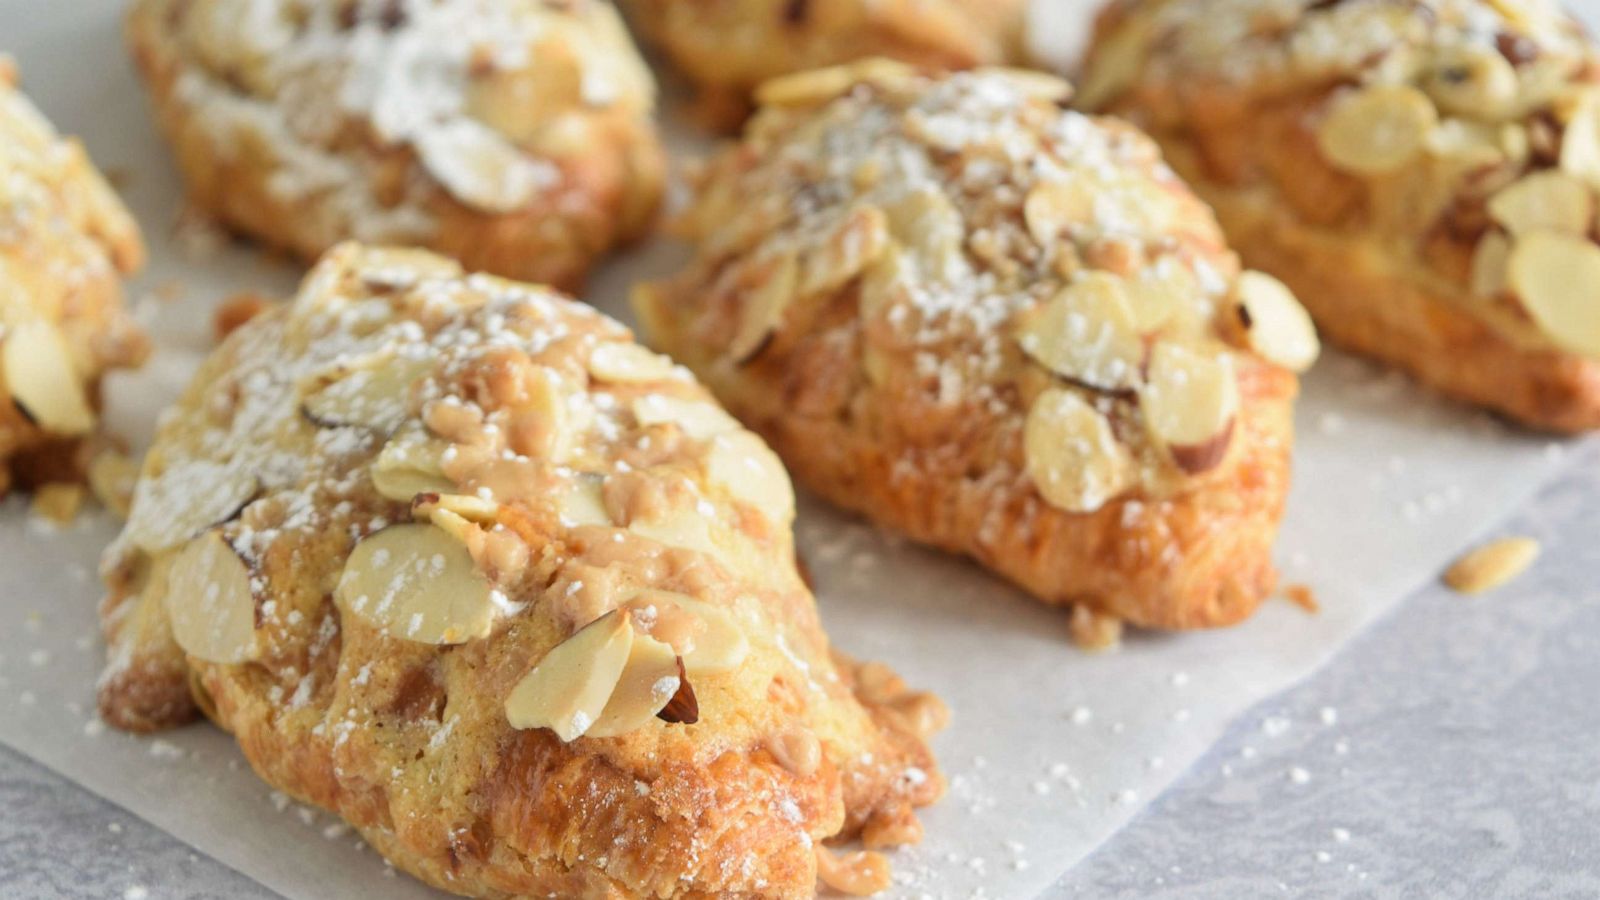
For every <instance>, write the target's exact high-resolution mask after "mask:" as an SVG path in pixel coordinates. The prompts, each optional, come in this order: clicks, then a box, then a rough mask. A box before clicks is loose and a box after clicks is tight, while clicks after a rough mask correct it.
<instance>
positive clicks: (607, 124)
mask: <svg viewBox="0 0 1600 900" xmlns="http://www.w3.org/2000/svg"><path fill="white" fill-rule="evenodd" d="M128 37H129V42H130V43H131V45H132V47H133V51H134V56H135V59H136V61H137V62H138V64H139V68H140V71H141V72H142V73H143V74H144V77H145V78H146V80H147V81H148V82H149V85H150V89H151V91H152V93H153V95H154V98H155V105H156V107H157V112H158V114H159V118H160V121H161V125H162V127H163V129H164V130H165V132H166V134H167V137H168V138H169V139H170V141H171V142H172V144H173V148H174V150H175V151H176V153H177V157H178V163H179V167H180V168H181V169H182V171H183V174H184V177H185V180H186V181H187V183H188V188H189V191H190V193H191V194H192V196H193V199H194V201H195V202H196V203H197V204H198V205H199V206H200V207H201V208H203V209H205V210H208V211H209V212H211V213H212V214H213V215H215V216H217V217H218V218H219V219H220V220H222V221H223V222H224V223H225V224H227V225H229V226H231V227H233V228H236V229H238V230H239V231H241V232H244V233H246V234H249V235H252V236H254V237H257V238H259V239H261V240H263V241H266V242H267V243H269V244H272V245H275V246H280V247H284V248H287V249H289V250H292V251H294V252H296V253H298V254H300V255H302V256H305V257H311V258H314V257H315V256H316V255H317V254H319V253H321V252H322V251H324V250H326V249H328V248H329V247H330V246H332V245H333V244H335V243H337V242H339V241H341V240H346V239H357V240H365V241H382V242H394V243H404V244H412V245H422V246H426V247H429V248H431V249H434V250H437V251H439V252H441V253H444V254H446V255H450V256H453V257H455V258H458V259H460V260H462V261H463V262H464V263H465V264H466V265H467V266H468V267H469V268H474V269H487V270H490V271H494V272H498V273H500V274H503V275H507V276H510V277H518V278H523V279H527V280H532V281H539V282H548V283H551V284H557V285H563V286H572V285H575V284H577V283H578V282H579V281H580V280H581V279H582V277H583V275H584V274H585V273H586V272H587V271H588V269H589V267H590V265H591V264H592V263H593V262H594V261H595V259H596V258H597V257H599V256H600V255H601V254H603V253H604V252H605V251H607V250H608V249H610V248H611V247H613V246H615V245H617V244H618V243H620V242H623V241H626V240H628V239H630V238H632V237H635V236H637V235H638V234H639V233H640V232H642V231H643V230H644V228H645V227H646V226H647V225H648V224H649V220H650V218H651V216H652V214H653V212H654V209H655V206H656V203H657V201H658V199H659V196H660V193H661V182H662V178H663V161H662V157H661V150H660V147H659V145H658V141H657V136H656V134H655V129H654V125H653V124H652V122H651V120H650V116H651V110H652V106H653V104H654V92H655V86H654V82H653V80H652V78H651V75H650V73H649V72H648V71H647V70H646V69H645V67H644V64H643V62H642V61H641V60H640V59H639V56H638V53H637V51H636V50H635V49H634V47H633V45H632V44H631V42H630V40H629V38H628V35H627V33H626V32H625V30H624V29H623V27H622V23H621V20H620V18H619V17H618V16H617V13H616V10H615V9H614V8H613V7H612V5H611V4H610V3H607V2H602V0H569V2H563V3H548V2H541V0H138V2H137V3H135V5H134V7H133V11H132V13H131V14H130V16H129V19H128Z"/></svg>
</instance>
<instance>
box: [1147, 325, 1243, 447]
mask: <svg viewBox="0 0 1600 900" xmlns="http://www.w3.org/2000/svg"><path fill="white" fill-rule="evenodd" d="M1139 405H1140V408H1141V409H1142V410H1143V412H1144V419H1145V425H1146V427H1147V428H1148V429H1149V431H1150V434H1151V436H1152V437H1153V438H1155V440H1156V442H1157V443H1158V444H1159V445H1161V446H1163V447H1166V448H1167V451H1168V453H1169V454H1171V457H1172V461H1173V463H1175V464H1176V465H1177V466H1178V468H1180V469H1182V470H1183V471H1185V472H1188V473H1189V474H1191V475H1197V474H1200V473H1202V472H1208V471H1210V470H1212V469H1215V468H1216V467H1217V466H1219V465H1221V464H1222V461H1223V459H1224V458H1226V456H1227V453H1228V447H1229V445H1230V444H1232V442H1233V432H1234V420H1235V418H1236V417H1237V415H1238V412H1239V383H1238V379H1237V378H1236V377H1235V376H1234V371H1233V359H1232V358H1231V357H1229V356H1227V355H1226V354H1217V355H1214V356H1213V355H1206V354H1202V353H1199V352H1197V351H1195V350H1191V349H1189V348H1188V347H1185V346H1183V345H1181V344H1177V343H1174V342H1170V341H1165V342H1162V343H1158V344H1156V346H1155V349H1154V350H1153V351H1152V352H1151V356H1150V374H1149V380H1148V382H1147V383H1146V384H1145V385H1144V386H1143V388H1142V389H1141V390H1140V392H1139Z"/></svg>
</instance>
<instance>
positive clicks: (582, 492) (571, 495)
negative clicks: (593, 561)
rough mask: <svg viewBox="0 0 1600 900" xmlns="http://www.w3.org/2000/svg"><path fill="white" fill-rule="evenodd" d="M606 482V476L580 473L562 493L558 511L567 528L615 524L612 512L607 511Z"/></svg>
mask: <svg viewBox="0 0 1600 900" xmlns="http://www.w3.org/2000/svg"><path fill="white" fill-rule="evenodd" d="M605 483H606V479H605V476H603V475H598V474H594V473H591V472H583V473H580V474H579V475H578V476H577V477H576V478H574V479H573V480H572V482H571V483H570V484H569V485H568V486H567V490H566V492H565V493H563V494H562V495H561V502H560V509H559V510H558V511H557V515H558V516H560V518H561V524H562V525H563V526H564V527H567V528H579V527H581V526H584V525H603V526H609V525H611V524H613V523H612V521H611V513H609V512H607V511H606V499H605Z"/></svg>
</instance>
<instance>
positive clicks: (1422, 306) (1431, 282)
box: [1081, 0, 1600, 432]
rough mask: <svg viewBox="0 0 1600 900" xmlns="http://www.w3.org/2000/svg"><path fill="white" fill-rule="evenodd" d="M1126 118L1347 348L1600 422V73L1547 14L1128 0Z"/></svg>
mask: <svg viewBox="0 0 1600 900" xmlns="http://www.w3.org/2000/svg"><path fill="white" fill-rule="evenodd" d="M1081 100H1082V101H1083V103H1084V105H1085V106H1086V107H1087V108H1092V109H1097V110H1105V111H1109V112H1114V113H1118V114H1121V115H1126V116H1128V117H1129V118H1131V119H1133V120H1134V121H1135V122H1137V123H1138V124H1140V125H1143V126H1144V127H1146V128H1147V129H1149V130H1150V132H1151V133H1152V134H1153V135H1154V136H1155V138H1156V139H1157V140H1158V141H1159V142H1160V143H1161V144H1162V146H1163V148H1164V149H1165V151H1166V154H1167V157H1168V159H1170V160H1171V161H1172V164H1173V166H1174V167H1175V168H1177V170H1178V171H1179V172H1180V174H1182V175H1184V176H1185V177H1186V178H1187V179H1188V180H1189V181H1190V183H1191V184H1193V185H1194V187H1195V189H1196V191H1198V192H1199V194H1200V195H1201V197H1203V198H1204V199H1206V200H1208V201H1209V202H1210V203H1211V204H1212V205H1213V206H1214V207H1215V208H1216V211H1217V216H1218V218H1219V219H1220V220H1221V222H1222V225H1223V230H1224V231H1225V232H1226V233H1227V234H1228V237H1229V238H1230V240H1231V241H1232V242H1233V244H1234V245H1235V246H1236V247H1238V249H1239V252H1240V253H1241V254H1242V255H1243V257H1244V260H1245V262H1246V263H1247V264H1249V265H1252V266H1256V267H1258V268H1261V269H1263V270H1265V271H1268V272H1271V273H1273V274H1274V275H1277V276H1278V277H1279V278H1282V279H1283V280H1284V281H1285V282H1287V283H1288V284H1289V286H1290V287H1291V288H1293V289H1294V291H1295V293H1296V294H1298V295H1299V297H1300V298H1301V299H1302V300H1303V301H1305V304H1306V306H1307V307H1308V308H1309V309H1310V311H1311V314H1312V315H1313V316H1314V317H1315V318H1316V320H1317V325H1318V327H1319V328H1320V329H1321V331H1322V333H1323V334H1324V335H1325V336H1327V338H1328V339H1329V340H1331V341H1333V342H1335V343H1337V344H1340V345H1342V346H1344V347H1347V348H1349V349H1351V350H1353V351H1355V352H1358V353H1362V354H1366V355H1369V356H1373V357H1375V358H1377V359H1380V360H1383V361H1385V362H1389V363H1392V364H1394V365H1397V366H1400V367H1401V368H1403V369H1405V370H1407V371H1409V372H1411V373H1412V374H1413V375H1415V376H1416V377H1417V378H1419V379H1420V380H1422V381H1423V382H1426V383H1427V384H1430V385H1432V386H1434V387H1436V388H1438V389H1440V390H1441V391H1443V392H1445V393H1447V394H1450V395H1452V396H1455V397H1458V398H1461V399H1463V400H1467V401H1470V402H1472V403H1477V404H1480V405H1482V406H1486V407H1488V408H1490V409H1493V410H1496V411H1498V412H1500V413H1503V414H1505V415H1508V416H1510V417H1512V418H1514V419H1516V420H1518V421H1520V422H1523V423H1525V424H1528V425H1531V426H1534V427H1536V428H1541V429H1549V430H1553V431H1563V432H1572V431H1582V430H1585V429H1591V428H1595V427H1600V246H1596V245H1595V235H1596V232H1595V205H1596V197H1597V194H1596V190H1597V188H1600V57H1597V55H1596V53H1595V48H1594V44H1593V43H1592V42H1591V41H1590V40H1589V39H1588V38H1587V37H1586V36H1585V35H1584V34H1583V32H1582V30H1581V28H1580V26H1579V25H1578V24H1577V23H1576V22H1574V21H1573V20H1572V19H1570V18H1568V17H1567V16H1566V15H1565V14H1563V13H1562V12H1561V11H1560V10H1559V9H1558V8H1557V6H1556V4H1555V3H1553V2H1545V0H1431V2H1428V3H1418V2H1410V0H1406V2H1379V0H1361V2H1357V0H1347V2H1340V3H1325V2H1324V3H1308V2H1292V3H1284V2H1278V0H1170V2H1169V0H1147V2H1146V0H1131V2H1117V3H1113V4H1111V5H1110V6H1109V7H1107V8H1106V9H1105V11H1104V12H1103V14H1102V15H1101V17H1100V20H1099V26H1098V28H1097V29H1096V38H1095V41H1094V44H1093V47H1092V49H1091V51H1090V54H1089V58H1088V63H1087V68H1086V71H1085V83H1084V92H1083V96H1082V97H1081Z"/></svg>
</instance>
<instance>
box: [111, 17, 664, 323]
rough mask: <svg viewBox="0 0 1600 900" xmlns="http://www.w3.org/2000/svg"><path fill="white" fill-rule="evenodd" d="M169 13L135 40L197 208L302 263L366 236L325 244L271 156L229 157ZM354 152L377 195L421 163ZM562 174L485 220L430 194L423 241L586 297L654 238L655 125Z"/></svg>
mask: <svg viewBox="0 0 1600 900" xmlns="http://www.w3.org/2000/svg"><path fill="white" fill-rule="evenodd" d="M164 5H165V4H163V3H159V2H140V3H137V4H135V5H134V6H133V9H132V10H131V12H130V13H129V16H128V20H127V40H128V44H129V47H130V49H131V51H132V53H133V59H134V62H135V64H136V65H137V68H138V70H139V72H140V74H141V75H142V76H143V77H144V80H145V82H146V84H147V86H148V87H149V90H150V94H151V97H152V101H153V103H154V106H155V111H156V116H157V121H158V123H159V124H160V126H161V130H162V131H163V133H164V134H165V135H166V137H167V140H168V142H169V143H170V144H171V146H172V149H173V153H174V155H175V157H176V161H177V165H178V169H179V171H180V172H181V173H182V175H183V179H184V183H185V186H186V188H187V191H188V196H189V200H190V201H191V202H192V203H193V204H194V205H195V206H196V207H198V208H200V209H202V210H205V211H206V212H207V213H209V214H210V215H212V216H214V217H216V219H217V220H218V221H220V222H221V223H222V224H223V225H225V226H227V227H228V228H230V229H232V230H234V231H236V232H238V233H240V234H242V235H245V236H248V237H251V238H254V239H256V240H259V241H261V242H262V243H264V244H266V245H268V246H270V247H273V248H276V249H280V250H284V251H286V252H288V253H291V254H293V255H295V256H297V257H300V258H301V259H304V260H306V261H311V260H315V259H316V258H317V257H318V256H320V255H321V254H322V253H323V252H325V251H327V250H328V249H330V248H331V247H332V245H333V244H335V243H337V242H338V241H341V240H347V239H350V238H354V237H359V236H358V235H349V234H344V235H334V236H331V237H330V238H328V239H324V238H323V237H322V236H320V235H318V234H316V233H315V231H313V230H312V229H309V228H307V227H305V226H304V225H303V224H302V223H303V222H304V220H305V218H306V216H307V209H308V208H309V207H310V206H311V205H312V204H315V203H316V202H317V201H316V200H310V201H307V202H306V203H305V204H298V205H297V204H295V203H291V202H287V201H285V200H284V199H283V198H282V197H280V196H278V195H275V194H274V193H273V192H272V191H271V190H269V188H268V185H269V182H270V179H271V177H272V175H273V174H274V171H275V169H274V166H273V163H272V157H271V153H270V152H269V151H268V150H267V149H266V148H261V147H254V148H247V149H246V150H245V151H244V152H242V153H240V154H239V157H238V158H230V156H231V155H230V154H228V153H224V152H222V150H221V148H219V147H218V146H217V144H216V142H215V141H214V139H213V138H212V136H211V134H210V133H209V132H208V123H207V122H206V121H205V117H204V116H203V115H202V114H201V112H200V111H197V110H194V109H191V108H190V107H189V106H188V105H186V104H185V103H184V102H183V101H182V100H181V99H180V98H179V97H178V96H177V81H178V78H179V75H180V74H181V72H182V71H183V67H184V65H185V61H184V60H182V59H179V58H177V57H176V55H175V53H174V50H173V47H172V42H171V41H169V40H165V39H164V38H163V34H162V29H163V28H164V26H163V24H162V23H161V21H160V16H159V13H160V11H161V9H163V8H164ZM352 152H356V153H359V158H360V159H361V160H362V161H363V163H364V169H365V171H366V173H367V178H368V179H369V181H370V189H371V190H372V191H373V193H374V195H376V196H383V195H384V194H385V193H386V191H385V185H394V184H399V183H402V182H403V180H404V178H405V177H406V173H407V172H409V171H410V170H412V169H414V168H415V167H416V165H417V162H416V159H415V156H414V154H413V153H412V151H410V150H409V149H405V148H381V147H378V146H375V145H372V144H371V143H370V142H369V143H368V144H367V145H364V146H361V147H359V148H358V149H357V150H355V151H352ZM559 166H560V170H561V176H560V184H561V187H560V189H559V190H558V191H555V192H545V193H542V194H541V195H540V197H539V199H538V201H537V202H536V203H535V204H534V205H531V206H530V207H529V208H527V209H524V210H522V211H521V212H517V213H512V214H505V215H493V214H488V213H484V212H479V211H477V210H474V209H472V208H470V207H468V206H465V205H463V204H462V203H460V202H459V201H457V200H455V199H454V198H453V197H451V196H450V194H449V193H447V192H446V191H445V190H443V189H442V188H440V187H438V186H437V185H434V186H431V187H430V188H429V189H428V191H427V195H426V198H425V201H424V202H423V204H422V211H423V212H424V214H426V215H427V216H429V217H431V218H432V219H433V221H434V223H435V227H434V228H433V230H432V233H431V234H430V235H429V236H428V237H427V238H426V239H424V240H422V241H419V242H418V243H419V244H420V245H421V246H425V247H427V248H428V249H431V250H435V251H437V252H439V253H443V254H445V255H447V256H450V257H453V258H455V259H457V260H459V261H460V262H461V263H462V265H464V266H466V267H467V268H468V269H471V270H475V271H487V272H493V273H495V274H498V275H503V276H505V277H507V278H513V279H516V280H519V281H528V282H533V283H538V284H550V285H554V286H556V287H558V288H561V289H563V290H568V291H573V290H578V289H579V288H581V287H582V284H583V281H584V279H585V278H586V277H587V275H588V273H589V270H590V269H591V267H592V266H593V265H594V264H595V262H596V261H597V260H598V259H599V258H600V257H602V256H603V255H605V254H606V253H607V252H609V251H611V250H613V249H615V248H617V247H619V246H622V245H625V244H627V243H629V242H631V241H634V240H636V239H638V238H640V237H642V236H643V235H645V234H646V233H648V231H649V230H650V228H651V227H652V225H653V223H654V220H655V214H656V207H657V204H658V202H659V200H660V197H661V191H662V187H663V183H664V180H665V177H666V160H665V156H664V154H663V152H662V149H661V146H660V143H659V140H658V138H657V137H656V135H655V134H654V133H653V130H652V129H651V127H650V126H649V125H648V124H645V123H627V124H624V123H620V122H618V123H614V127H613V128H612V129H611V131H610V132H609V133H608V134H607V135H606V137H605V139H602V140H597V141H593V142H592V143H591V145H590V146H588V147H587V148H586V152H585V153H584V154H583V155H582V156H581V157H580V158H573V159H566V160H562V161H561V162H560V164H559Z"/></svg>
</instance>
